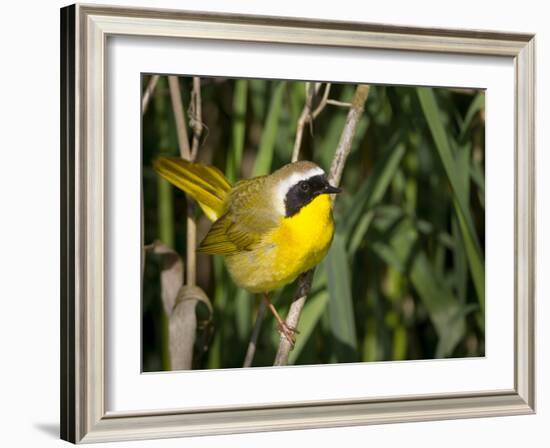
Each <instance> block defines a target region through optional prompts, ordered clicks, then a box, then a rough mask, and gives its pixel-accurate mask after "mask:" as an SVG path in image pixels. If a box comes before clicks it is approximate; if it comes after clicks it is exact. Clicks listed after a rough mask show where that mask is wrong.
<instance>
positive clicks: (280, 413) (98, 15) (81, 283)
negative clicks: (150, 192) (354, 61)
mask: <svg viewBox="0 0 550 448" xmlns="http://www.w3.org/2000/svg"><path fill="white" fill-rule="evenodd" d="M120 35H133V36H143V37H147V36H162V37H185V38H194V39H200V40H212V39H216V40H239V41H249V42H264V43H287V44H300V45H311V46H332V47H354V48H378V49H393V50H405V51H406V50H412V51H420V52H438V53H455V54H474V55H481V56H494V55H498V56H504V57H509V58H512V59H513V62H514V67H515V87H514V88H515V92H514V97H515V106H514V107H515V111H514V112H515V142H514V145H515V197H514V201H515V223H514V224H515V242H514V246H515V254H514V256H515V259H514V267H515V291H514V295H515V316H514V322H515V328H514V340H515V344H514V355H515V356H514V387H513V389H511V390H494V391H491V392H487V391H483V392H478V393H468V394H464V393H455V394H430V395H422V396H416V397H409V396H408V397H402V398H396V397H391V398H387V399H381V398H378V399H370V400H364V399H359V398H358V399H357V400H350V399H346V400H336V401H319V402H315V403H312V402H307V403H301V402H296V403H293V404H292V405H285V406H282V405H276V404H273V405H269V404H266V405H262V406H244V405H243V406H234V407H225V408H218V409H208V410H197V411H194V412H192V411H181V412H179V411H177V410H173V409H167V410H165V411H155V412H144V411H137V410H136V411H135V412H130V413H125V414H121V413H112V412H107V410H106V406H105V403H106V383H105V382H106V375H105V345H106V343H107V342H108V341H105V337H104V334H105V332H104V329H105V279H104V276H105V246H104V241H105V238H104V237H105V235H104V232H105V230H104V229H105V218H106V216H105V213H106V211H105V201H104V198H105V194H106V190H105V160H106V157H105V124H104V123H105V122H104V120H105V48H106V42H107V39H108V38H109V37H111V36H120ZM534 49H535V36H534V35H531V34H515V33H504V32H485V31H477V30H458V29H431V28H430V29H427V28H414V27H403V26H391V25H380V24H366V23H348V22H331V21H319V20H309V19H298V18H296V19H294V18H275V17H265V16H246V15H231V14H215V13H200V12H184V11H172V10H154V9H134V8H119V7H105V6H97V5H78V4H77V5H72V6H68V7H65V8H63V9H62V10H61V173H62V177H61V223H62V228H61V437H62V438H63V439H65V440H68V441H70V442H73V443H83V442H102V441H114V440H138V439H151V438H163V437H179V436H193V435H212V434H227V433H239V432H253V431H273V430H288V429H305V428H322V427H336V426H351V425H367V424H375V423H390V422H392V423H393V422H410V421H422V420H435V419H454V418H469V417H484V416H499V415H517V414H529V413H533V412H534V410H535V347H534V346H535V340H534V335H535V331H534V325H535V311H534V310H535V306H534V305H535V304H534V301H535V282H534V274H535V266H534V264H535V253H534V252H535V148H534V142H535V132H534V126H535V119H534V110H535V104H534V102H535V79H534V73H535V69H534V68H535V60H534V58H535V51H534Z"/></svg>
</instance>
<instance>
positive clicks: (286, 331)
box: [277, 321, 300, 349]
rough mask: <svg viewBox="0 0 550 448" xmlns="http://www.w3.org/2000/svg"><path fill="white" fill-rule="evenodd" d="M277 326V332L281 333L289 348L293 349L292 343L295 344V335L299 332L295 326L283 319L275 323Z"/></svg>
mask: <svg viewBox="0 0 550 448" xmlns="http://www.w3.org/2000/svg"><path fill="white" fill-rule="evenodd" d="M277 328H278V330H279V333H281V334H282V335H283V336H284V337H285V338H286V340H287V341H288V343H289V344H290V348H291V349H293V348H294V344H296V335H297V334H300V332H299V331H298V330H297V329H296V328H293V327H290V326H288V325H287V323H286V322H284V321H283V322H280V323H279V324H278V325H277Z"/></svg>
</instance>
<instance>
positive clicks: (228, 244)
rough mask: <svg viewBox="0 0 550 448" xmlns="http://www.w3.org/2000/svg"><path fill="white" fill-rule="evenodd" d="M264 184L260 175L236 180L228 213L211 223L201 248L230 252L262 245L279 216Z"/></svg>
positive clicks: (210, 251) (205, 250) (216, 251)
mask: <svg viewBox="0 0 550 448" xmlns="http://www.w3.org/2000/svg"><path fill="white" fill-rule="evenodd" d="M265 187H266V186H265V183H264V179H261V178H255V179H254V181H253V182H252V181H251V180H246V181H241V182H239V183H237V184H236V185H235V187H234V188H233V189H232V190H231V191H230V193H229V198H228V204H229V205H228V208H227V211H226V213H225V214H224V215H223V216H222V217H221V218H220V219H218V220H217V221H216V222H215V223H214V224H213V225H212V227H211V228H210V231H209V232H208V234H207V235H206V237H205V238H204V240H203V241H202V242H201V244H200V246H199V251H201V252H206V253H210V254H220V255H231V254H234V253H237V252H241V251H247V250H252V249H254V248H256V247H258V246H259V245H261V244H262V243H263V236H264V235H265V234H266V233H268V232H269V231H270V230H272V229H273V228H274V227H275V226H277V224H278V222H279V219H280V215H279V213H278V212H277V210H276V209H275V207H273V206H272V204H271V200H270V198H271V195H270V194H269V192H268V191H267V190H266V188H265Z"/></svg>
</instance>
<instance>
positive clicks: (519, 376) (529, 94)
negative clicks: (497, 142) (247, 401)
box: [515, 37, 536, 411]
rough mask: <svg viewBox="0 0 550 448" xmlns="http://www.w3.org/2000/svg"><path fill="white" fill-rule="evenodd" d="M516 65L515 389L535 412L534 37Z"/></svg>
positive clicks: (517, 59) (519, 55)
mask: <svg viewBox="0 0 550 448" xmlns="http://www.w3.org/2000/svg"><path fill="white" fill-rule="evenodd" d="M515 65H516V135H517V136H516V223H515V224H516V242H515V244H516V257H515V263H516V273H517V274H516V292H515V294H516V347H515V348H516V372H515V373H516V375H515V376H516V390H517V392H518V394H519V395H520V397H522V399H523V400H525V403H526V404H527V405H528V406H529V407H530V408H531V410H532V411H535V404H536V403H535V374H536V373H535V368H536V364H535V255H536V254H535V241H536V229H535V223H536V210H535V176H536V170H535V37H533V38H532V39H531V40H530V41H529V42H527V43H526V45H525V46H524V48H523V49H522V50H521V51H520V52H519V54H518V55H517V57H516V60H515Z"/></svg>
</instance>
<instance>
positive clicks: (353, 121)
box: [273, 84, 369, 366]
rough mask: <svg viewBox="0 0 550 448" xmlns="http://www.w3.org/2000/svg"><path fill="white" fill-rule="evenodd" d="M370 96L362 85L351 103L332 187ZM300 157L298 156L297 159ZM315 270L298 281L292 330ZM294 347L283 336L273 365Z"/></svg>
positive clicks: (333, 167)
mask: <svg viewBox="0 0 550 448" xmlns="http://www.w3.org/2000/svg"><path fill="white" fill-rule="evenodd" d="M368 95H369V86H368V85H364V84H360V85H358V86H357V88H356V89H355V93H354V95H353V99H352V102H351V107H350V109H349V111H348V115H347V117H346V123H345V125H344V129H343V130H342V134H341V135H340V141H339V142H338V146H337V147H336V151H335V153H334V158H333V160H332V164H331V167H330V174H329V181H330V183H331V184H332V185H335V186H338V185H339V184H340V180H341V178H342V173H343V171H344V166H345V164H346V160H347V157H348V155H349V153H350V151H351V145H352V142H353V137H354V136H355V132H356V131H357V125H358V123H359V120H360V118H361V115H362V114H363V110H364V108H365V103H366V101H367V97H368ZM297 158H298V157H297V156H296V159H297ZM313 272H314V270H313V269H312V270H310V271H307V272H305V273H303V274H302V275H301V276H300V277H299V279H298V287H297V290H296V293H295V295H294V300H293V301H292V304H291V305H290V310H289V312H288V315H287V318H286V321H285V322H286V324H287V325H288V326H289V327H290V328H298V322H299V320H300V314H301V313H302V309H303V307H304V304H305V301H306V298H307V295H308V293H309V291H310V289H311V282H312V280H313ZM291 349H292V345H291V344H290V342H289V341H288V340H287V339H286V338H285V337H284V336H281V339H280V341H279V349H278V351H277V355H276V356H275V361H274V363H273V365H275V366H284V365H287V364H288V356H289V354H290V350H291Z"/></svg>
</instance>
